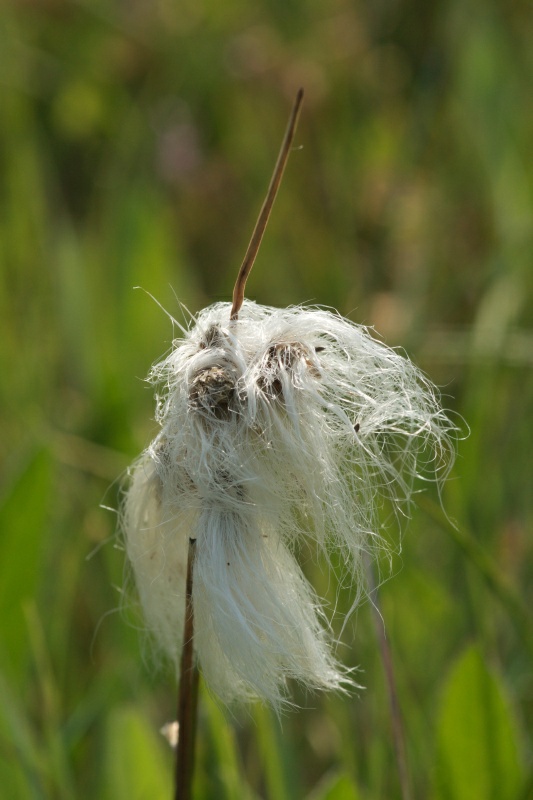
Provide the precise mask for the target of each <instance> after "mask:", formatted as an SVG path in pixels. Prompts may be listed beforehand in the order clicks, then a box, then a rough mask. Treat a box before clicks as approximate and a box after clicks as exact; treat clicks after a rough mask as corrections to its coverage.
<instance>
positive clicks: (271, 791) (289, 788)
mask: <svg viewBox="0 0 533 800" xmlns="http://www.w3.org/2000/svg"><path fill="white" fill-rule="evenodd" d="M254 719H255V722H256V734H257V741H258V744H259V751H260V756H261V761H262V764H263V775H264V779H265V785H266V796H267V797H268V798H269V800H293V798H294V797H298V796H299V795H298V792H297V791H296V789H295V787H294V786H293V785H292V782H291V779H293V778H295V777H296V776H295V775H294V774H292V775H290V776H289V770H288V769H287V766H286V758H287V757H289V753H288V752H287V746H288V739H287V737H286V738H285V741H284V742H282V735H281V730H280V724H279V722H278V720H277V719H276V717H275V715H274V712H273V711H271V709H270V708H266V707H265V706H263V705H260V704H259V703H257V704H256V705H255V707H254ZM293 763H295V762H293Z"/></svg>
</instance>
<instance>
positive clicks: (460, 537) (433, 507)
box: [416, 494, 533, 654]
mask: <svg viewBox="0 0 533 800" xmlns="http://www.w3.org/2000/svg"><path fill="white" fill-rule="evenodd" d="M416 503H417V505H418V506H419V507H420V508H422V509H423V510H424V511H425V512H426V513H427V514H428V515H429V516H430V517H431V518H432V519H433V520H434V521H435V522H437V523H438V524H439V525H440V526H441V527H442V528H443V529H444V530H445V531H446V532H447V533H448V534H449V535H450V536H451V537H452V539H453V540H454V542H455V543H456V544H457V545H458V546H459V547H460V548H461V550H462V551H463V552H464V554H465V555H466V556H467V558H468V559H469V561H470V562H471V563H472V564H473V565H474V567H475V568H476V569H477V570H478V572H479V574H480V575H481V576H482V578H483V579H484V580H485V582H486V583H487V585H488V586H489V588H490V589H491V590H492V591H493V592H494V594H495V595H496V597H498V599H499V600H500V602H501V603H502V605H503V606H504V607H505V608H506V609H507V612H508V614H509V619H510V621H511V622H512V623H514V625H515V626H516V628H517V630H518V632H519V633H520V635H521V639H522V641H523V643H524V644H525V645H526V646H527V647H528V649H529V651H530V653H531V654H533V617H532V615H531V612H530V610H529V609H528V608H527V606H526V604H525V603H524V601H523V600H522V598H521V597H520V595H519V594H518V592H517V591H516V590H515V589H514V587H513V586H511V584H510V583H509V581H508V580H507V578H506V576H505V574H504V573H503V572H502V571H501V570H500V568H499V567H498V565H497V563H496V562H495V561H494V560H493V559H492V558H491V556H490V555H489V554H488V553H487V551H486V549H485V548H484V547H483V546H482V545H481V544H480V543H479V542H478V541H477V539H475V538H474V537H473V536H472V535H471V534H470V533H468V531H466V530H465V529H464V528H459V527H457V528H456V527H455V526H454V525H453V524H452V523H451V522H450V520H449V519H448V517H447V516H446V514H445V512H444V511H443V509H442V508H440V506H438V505H437V503H435V502H434V501H433V500H431V499H430V498H428V497H424V496H423V495H420V494H419V495H417V498H416Z"/></svg>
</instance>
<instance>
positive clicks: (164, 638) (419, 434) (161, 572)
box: [122, 301, 454, 708]
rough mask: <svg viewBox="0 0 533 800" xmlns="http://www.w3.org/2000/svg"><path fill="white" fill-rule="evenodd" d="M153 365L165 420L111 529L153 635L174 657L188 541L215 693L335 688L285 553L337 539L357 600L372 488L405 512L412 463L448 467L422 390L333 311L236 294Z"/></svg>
mask: <svg viewBox="0 0 533 800" xmlns="http://www.w3.org/2000/svg"><path fill="white" fill-rule="evenodd" d="M149 380H150V381H151V382H152V383H153V384H154V385H156V386H157V387H158V392H160V394H158V395H157V410H156V417H157V421H158V422H159V424H160V426H161V430H160V432H159V434H158V435H157V437H156V438H155V440H154V441H153V442H152V443H151V445H150V446H149V447H148V449H147V450H146V451H145V452H144V454H143V455H142V456H141V458H140V459H139V460H138V461H137V463H136V464H135V465H134V466H133V468H132V470H131V481H130V485H129V488H128V490H127V494H126V496H125V500H124V505H123V515H122V517H123V526H122V527H123V536H124V541H125V547H126V551H127V556H128V558H129V561H130V562H131V566H132V568H133V574H134V578H135V582H136V585H137V589H138V593H139V596H140V601H141V605H142V607H143V610H144V615H145V619H146V623H147V626H148V628H149V629H150V630H151V632H152V633H153V635H154V637H155V639H156V640H157V642H158V643H159V645H160V647H161V648H162V649H163V650H164V651H165V652H166V653H167V654H168V656H170V658H171V659H172V660H173V661H175V663H176V664H177V665H179V657H180V649H181V645H182V642H181V638H182V630H183V617H184V609H185V575H186V567H187V552H188V542H189V539H190V538H192V539H196V555H195V561H194V581H193V606H194V624H195V632H194V636H195V639H194V642H195V649H196V654H197V658H198V661H199V665H200V668H201V670H202V673H203V675H204V678H205V681H206V683H207V684H208V686H209V687H210V688H211V689H212V690H213V691H214V692H215V693H216V694H217V695H218V696H219V697H220V698H221V699H222V700H223V701H224V702H228V703H229V702H232V701H235V700H238V701H247V700H252V699H255V698H260V699H262V700H264V701H266V702H269V703H271V704H273V705H274V706H275V707H278V708H279V707H280V705H281V704H282V703H284V702H287V680H288V679H289V678H294V679H296V680H297V681H299V682H301V683H302V684H303V685H304V686H306V687H308V688H311V689H339V688H342V687H345V686H346V685H348V684H349V683H350V676H349V674H348V672H347V671H346V669H344V668H343V667H342V666H341V665H340V664H339V663H337V661H336V659H335V657H334V655H333V652H332V645H333V642H332V639H331V633H330V629H329V625H328V619H327V618H326V615H325V612H324V609H323V607H322V604H321V600H320V598H319V597H318V596H317V595H316V594H315V592H314V591H313V589H312V587H311V585H310V584H309V582H308V581H307V579H306V578H305V577H304V575H303V573H302V570H301V569H300V566H299V565H298V563H297V560H296V558H295V556H294V551H295V549H296V548H297V546H298V545H300V544H301V543H302V542H303V541H306V542H309V541H311V542H312V543H315V547H317V548H318V550H319V551H321V552H323V553H325V554H326V555H328V554H329V553H331V552H337V553H338V552H339V551H340V552H341V554H342V561H343V563H344V568H345V575H344V576H342V577H346V576H348V578H349V580H350V582H351V585H352V586H353V587H354V607H355V605H356V603H357V601H358V600H359V599H360V597H361V595H363V594H364V591H365V590H364V585H365V582H364V577H363V574H362V562H363V556H364V554H365V553H370V554H375V552H376V551H377V550H379V549H380V547H381V546H382V540H381V537H380V535H379V534H378V529H379V524H378V519H377V509H378V506H379V504H380V502H381V500H382V499H383V497H389V498H390V499H391V500H392V502H393V504H394V505H395V506H396V507H397V508H398V509H400V508H404V509H405V507H406V503H408V501H409V498H410V494H411V491H412V485H413V480H414V478H415V477H417V476H419V475H422V476H426V477H429V478H431V477H432V478H433V479H436V480H437V481H438V482H440V481H441V480H444V478H445V476H446V474H447V472H448V471H449V469H450V467H451V462H452V461H453V454H454V447H453V432H454V427H453V425H452V424H451V422H450V421H449V419H448V418H447V416H446V415H445V413H444V412H443V411H442V409H441V406H440V402H439V398H438V394H437V392H436V390H435V387H434V386H433V385H432V384H431V383H430V382H429V381H428V380H427V379H426V378H425V377H424V376H423V375H422V373H421V372H420V371H419V370H418V369H417V368H416V367H415V366H414V365H413V364H412V363H411V362H410V361H409V360H408V359H407V358H406V357H404V356H403V355H401V354H399V353H398V352H396V351H394V350H392V349H390V348H389V347H387V346H385V345H384V344H382V343H381V342H379V341H377V340H376V339H375V338H373V336H371V335H370V334H369V332H368V330H367V329H366V328H364V327H363V326H360V325H356V324H354V323H352V322H349V321H348V320H346V319H344V318H342V317H341V316H339V315H338V314H337V313H332V312H330V311H328V310H323V309H321V308H307V307H293V308H288V309H277V308H270V307H266V306H261V305H256V304H255V303H253V302H248V301H245V302H244V305H243V307H242V309H241V311H240V314H239V318H238V319H237V320H231V321H230V304H229V303H217V304H215V305H212V306H210V307H208V308H206V309H204V310H203V311H202V312H201V313H200V314H199V315H198V317H197V319H196V320H195V321H194V324H193V325H192V326H191V327H190V329H189V330H188V331H187V332H186V333H185V335H184V336H183V338H180V339H177V340H176V341H175V342H174V343H173V348H172V351H171V353H170V355H168V357H167V358H165V359H164V360H163V361H162V362H160V363H158V364H156V365H155V366H154V367H153V368H152V371H151V373H150V377H149Z"/></svg>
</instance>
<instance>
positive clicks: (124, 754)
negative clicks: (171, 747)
mask: <svg viewBox="0 0 533 800" xmlns="http://www.w3.org/2000/svg"><path fill="white" fill-rule="evenodd" d="M164 747H165V742H164V739H163V737H162V736H161V737H159V738H158V735H157V733H156V732H155V731H154V729H153V728H152V727H151V725H150V724H149V723H148V721H147V719H146V717H145V716H143V714H142V713H141V712H139V711H137V710H136V709H135V708H133V707H132V706H128V705H125V706H120V707H118V708H114V709H113V710H112V711H111V713H110V714H109V716H108V719H107V724H106V733H105V762H104V769H103V782H102V786H101V791H100V793H99V795H98V796H99V797H102V798H106V800H169V798H170V797H172V768H171V763H172V758H171V755H170V752H169V753H168V758H165V753H164ZM167 747H168V745H167Z"/></svg>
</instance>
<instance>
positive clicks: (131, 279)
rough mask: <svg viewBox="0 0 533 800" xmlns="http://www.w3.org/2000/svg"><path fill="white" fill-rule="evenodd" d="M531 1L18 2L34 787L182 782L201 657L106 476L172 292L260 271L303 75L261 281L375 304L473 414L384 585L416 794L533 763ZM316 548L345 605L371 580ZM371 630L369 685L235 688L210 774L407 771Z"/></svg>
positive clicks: (278, 779) (16, 745)
mask: <svg viewBox="0 0 533 800" xmlns="http://www.w3.org/2000/svg"><path fill="white" fill-rule="evenodd" d="M531 20H532V18H531V9H530V3H529V2H527V0H515V1H514V2H513V3H501V2H498V0H443V1H442V2H439V3H432V2H427V0H398V2H395V3H390V2H381V3H378V2H368V3H354V2H353V1H352V0H328V1H327V2H316V0H292V2H273V0H271V1H270V2H266V1H265V2H262V3H244V2H242V0H224V2H220V0H203V2H196V0H194V2H193V0H183V2H181V1H180V2H172V1H171V0H154V1H153V2H118V0H76V2H74V0H25V2H16V1H15V0H6V1H5V2H4V3H2V4H1V8H0V52H1V53H2V80H1V81H0V108H1V113H0V326H1V331H0V375H1V380H0V406H1V410H2V412H1V414H0V796H1V797H2V800H3V798H4V797H6V798H8V799H9V800H11V799H12V798H13V800H43V799H44V800H48V799H49V798H50V799H51V800H52V799H53V800H71V798H76V800H93V798H103V800H106V798H109V800H111V798H113V800H115V799H116V798H117V799H118V800H120V798H121V797H128V800H129V799H130V798H135V797H141V796H142V797H149V798H151V799H152V798H159V797H161V798H163V797H168V796H170V795H169V793H170V792H171V789H170V787H171V783H172V753H171V752H170V750H169V748H168V745H167V744H166V742H165V740H164V739H163V737H161V736H160V734H159V733H158V730H159V728H160V727H161V726H162V725H163V724H164V723H165V722H167V721H168V720H169V719H172V717H173V716H174V713H175V711H174V710H175V705H176V697H175V695H176V686H175V678H174V676H173V675H172V674H170V673H169V671H168V670H166V669H165V668H164V667H163V668H162V669H157V666H158V665H157V663H154V661H155V659H154V658H153V656H152V650H151V648H150V643H149V641H148V640H147V638H146V636H145V635H144V631H143V623H142V619H141V618H140V616H139V614H138V613H137V609H136V607H135V603H134V594H133V593H132V591H131V585H129V583H128V575H127V573H126V574H125V573H124V561H123V553H122V552H121V550H120V549H119V548H117V547H115V546H114V545H115V544H117V543H118V542H117V539H116V538H115V529H116V515H115V514H113V513H112V512H110V511H107V510H104V509H102V508H101V507H100V504H103V505H105V506H110V507H112V508H116V507H117V505H118V501H119V493H120V492H119V485H120V476H121V474H122V472H123V470H124V469H125V468H126V466H127V465H128V464H129V463H131V461H132V459H133V458H134V457H135V456H136V455H137V454H138V453H139V452H140V451H141V450H142V448H143V447H144V446H145V445H146V444H147V443H148V442H149V441H150V439H151V438H152V434H153V433H154V422H153V398H152V396H151V391H150V390H149V389H148V388H147V387H146V386H145V385H144V384H143V383H142V379H143V377H144V376H145V375H146V374H147V372H148V370H149V367H150V365H151V364H152V363H153V362H154V361H156V360H158V359H159V358H160V357H161V356H162V354H163V353H165V352H166V351H167V350H168V348H169V347H170V343H171V340H172V337H173V336H174V335H176V334H177V333H178V331H177V330H173V328H172V324H171V322H170V320H169V319H168V317H167V316H166V315H165V313H164V312H163V311H162V310H161V308H160V307H159V306H158V305H157V304H156V303H155V302H153V300H152V299H151V298H150V297H149V296H148V294H147V292H148V293H150V294H151V295H153V296H154V297H155V298H156V299H157V300H158V301H159V302H161V303H162V305H163V306H164V307H165V308H166V309H168V311H169V313H170V314H172V315H173V316H174V317H175V318H176V319H177V320H178V321H179V322H183V320H184V318H185V319H187V312H184V311H183V310H182V309H181V307H180V306H179V302H178V301H180V302H183V303H184V304H185V305H186V306H187V308H189V309H190V310H191V312H193V313H195V312H197V311H198V310H199V309H201V308H202V307H204V306H205V305H207V304H208V303H211V302H213V301H215V300H220V299H229V297H230V295H231V291H232V288H233V282H234V279H235V275H236V272H237V269H238V267H239V265H240V261H241V259H242V256H243V254H244V250H245V248H246V244H247V242H248V239H249V235H250V233H251V230H252V227H253V224H254V221H255V217H256V214H257V211H258V210H259V207H260V205H261V202H262V199H263V195H264V192H265V190H266V186H267V184H268V180H269V177H270V172H271V169H272V166H273V163H274V160H275V157H276V154H277V150H278V146H279V142H280V139H281V135H282V132H283V129H284V126H285V123H286V119H287V114H288V112H289V108H290V106H291V103H292V100H293V97H294V94H295V91H296V89H297V88H298V86H299V85H300V84H302V85H303V86H304V88H305V91H306V96H305V101H304V107H303V113H302V117H301V122H300V127H299V130H298V133H297V139H296V145H297V147H296V148H295V150H294V152H293V153H292V154H291V158H290V161H289V164H288V167H287V172H286V175H285V179H284V182H283V185H282V187H281V192H280V194H279V197H278V199H277V201H276V204H275V207H274V211H273V215H272V218H271V222H270V225H269V228H268V230H267V233H266V235H265V238H264V241H263V245H262V249H261V251H260V253H259V256H258V259H257V262H256V265H255V267H254V270H253V272H252V274H251V277H250V280H249V283H248V290H247V294H248V296H249V297H250V298H252V299H257V300H258V301H259V302H261V303H264V304H273V305H280V306H286V305H289V304H291V303H300V302H305V301H312V302H317V303H322V304H325V305H329V306H334V307H336V308H338V309H339V311H340V312H341V313H342V314H344V315H347V316H349V317H351V318H352V319H354V320H356V321H358V322H363V323H367V324H370V325H374V326H375V328H376V329H377V330H378V331H379V332H380V333H381V334H382V336H383V338H384V340H385V341H386V342H387V343H388V344H391V345H396V344H397V345H402V346H403V347H405V349H406V350H407V352H408V354H409V355H410V356H411V357H412V358H413V360H414V361H415V362H416V363H417V364H419V365H420V366H421V367H422V368H423V369H424V370H425V371H426V372H427V373H428V375H429V377H430V378H431V379H432V380H433V381H434V382H436V383H437V384H439V385H441V386H443V387H444V389H443V391H444V393H445V395H446V396H445V398H444V404H445V406H447V407H449V408H450V409H451V411H452V412H458V414H460V415H462V416H463V417H464V418H465V419H466V421H467V423H468V426H469V428H470V435H469V437H468V438H467V439H465V440H464V441H462V442H460V443H459V458H458V461H457V464H456V467H455V469H454V472H453V475H452V478H451V480H450V481H449V483H448V484H447V486H446V487H445V489H444V492H443V497H442V500H443V505H444V508H445V511H446V514H447V515H448V516H446V514H444V513H443V512H442V510H441V507H440V504H439V497H438V496H437V493H436V491H435V490H434V487H431V486H428V487H426V491H425V492H424V494H422V495H420V502H419V503H417V506H416V507H415V508H414V509H413V519H412V522H411V523H410V525H409V526H408V528H407V527H406V532H405V535H404V537H403V539H402V552H401V554H397V555H395V556H394V557H393V563H392V571H393V574H394V577H393V579H392V580H390V581H389V582H388V583H386V584H385V585H384V586H383V587H382V588H381V604H382V610H383V616H384V619H385V624H386V630H387V635H388V640H389V643H390V646H391V649H392V655H393V659H394V666H395V673H396V680H397V684H398V693H399V699H400V704H401V707H402V715H403V719H404V723H405V727H406V731H407V756H408V762H409V768H410V772H411V775H412V784H413V796H414V800H425V798H431V797H433V798H434V800H456V798H457V800H459V799H460V798H463V797H464V798H469V800H526V798H527V797H528V791H529V793H531V787H533V770H532V764H533V740H532V731H533V704H532V700H531V698H532V697H533V669H532V659H533V620H532V617H533V615H532V613H531V609H532V608H533V539H532V537H531V531H532V530H533V502H532V497H533V495H532V491H531V484H532V470H531V454H532V452H533V416H532V409H533V370H532V364H533V358H532V353H533V315H532V313H531V309H532V307H533V270H532V269H531V253H532V252H533V226H532V225H531V220H532V219H533V173H532V171H531V142H532V141H533V105H532V103H531V75H532V74H533V48H532V47H531V41H532V37H533V30H532V27H531ZM134 286H140V287H142V289H144V290H145V291H134V290H133V287H134ZM391 520H392V516H391V515H390V513H389V509H387V508H383V523H384V529H383V535H384V536H386V537H388V538H389V539H390V540H391V541H392V542H393V543H395V544H396V545H398V543H399V534H398V531H397V530H396V528H395V526H394V525H393V524H392V521H391ZM450 520H453V521H455V524H456V528H454V527H453V524H452V523H451V521H450ZM397 549H399V548H398V547H397ZM301 556H302V562H303V563H304V565H305V569H306V571H307V574H308V575H309V577H310V579H311V580H312V582H313V584H314V585H315V586H316V588H317V590H318V591H319V593H320V594H321V595H323V596H325V597H327V599H328V600H329V601H330V607H331V608H332V609H334V608H335V609H336V610H337V612H338V613H337V615H336V616H335V618H334V621H333V626H334V630H335V632H336V634H339V635H340V632H341V628H342V622H343V619H342V612H344V611H346V610H348V609H349V608H350V606H351V599H352V594H351V592H350V588H349V587H342V588H341V589H340V590H339V587H338V586H337V585H336V583H335V580H334V579H333V578H332V577H331V576H330V575H329V574H328V573H327V571H326V570H325V568H324V567H323V565H322V564H320V563H319V564H317V563H316V559H315V554H314V553H305V552H304V553H302V554H301ZM382 567H383V577H386V576H388V575H389V572H388V565H387V564H383V565H382ZM124 585H126V591H125V592H123V591H122V589H123V587H124ZM128 587H129V588H128ZM341 641H342V643H341V644H340V645H339V650H338V655H339V657H340V658H341V659H343V660H345V661H346V663H347V664H348V665H350V666H354V667H355V666H357V665H359V666H360V668H361V671H360V673H357V674H356V678H357V679H358V681H359V682H360V683H361V684H362V685H363V686H364V687H365V689H362V690H361V691H360V692H358V693H354V694H352V695H350V696H348V697H338V696H328V697H309V696H305V695H303V694H302V693H300V692H299V690H298V687H295V695H294V696H295V700H296V702H297V703H298V704H299V705H300V706H301V709H299V710H298V709H295V710H294V711H291V712H290V713H287V714H286V715H285V716H284V717H283V718H282V719H281V720H279V721H278V720H276V719H275V718H273V717H272V716H271V715H270V712H267V711H265V710H264V709H259V710H256V709H249V710H239V709H236V710H233V712H232V713H230V714H228V713H226V712H225V711H223V710H222V709H221V708H220V707H219V706H217V704H216V701H215V700H214V699H213V698H211V697H209V696H208V694H207V692H206V691H205V687H202V690H201V695H200V710H199V723H198V753H197V756H198V770H197V774H196V777H195V797H196V800H211V798H217V800H218V799H219V798H228V800H230V799H231V800H233V798H235V800H240V799H241V798H244V800H255V798H268V800H283V798H291V800H293V798H294V800H300V798H302V799H303V798H308V797H309V798H310V800H323V798H331V799H333V798H335V800H336V799H337V798H345V797H346V798H349V800H353V798H354V797H356V798H357V799H358V800H382V799H383V800H399V799H400V797H401V793H400V789H399V782H398V770H397V766H396V763H395V756H394V747H393V739H392V732H391V731H392V726H391V717H390V711H389V706H388V699H387V691H386V687H385V682H384V676H383V667H382V664H381V660H380V656H379V650H378V646H377V640H376V633H375V629H374V627H373V622H372V615H371V614H370V608H369V606H368V605H367V606H364V607H362V608H361V609H360V611H359V612H358V614H357V617H356V618H354V620H353V622H349V623H348V625H347V626H346V628H345V630H344V632H343V634H342V640H341ZM461 654H462V655H461ZM458 657H459V660H457V658H458ZM473 781H475V783H473Z"/></svg>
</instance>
